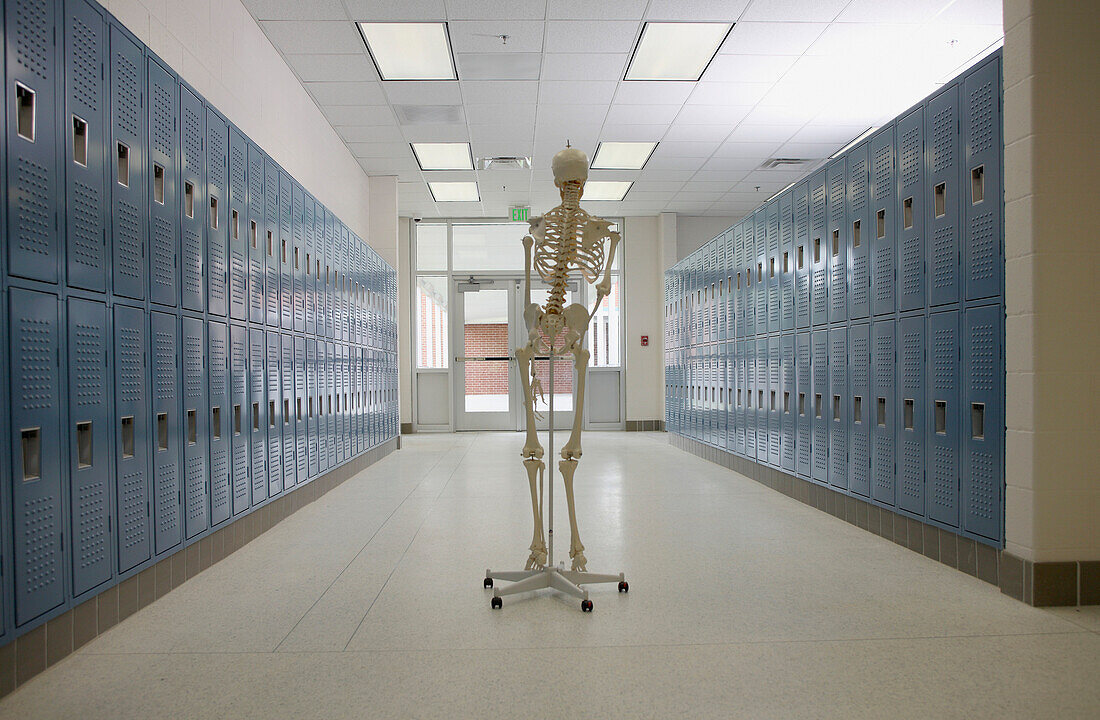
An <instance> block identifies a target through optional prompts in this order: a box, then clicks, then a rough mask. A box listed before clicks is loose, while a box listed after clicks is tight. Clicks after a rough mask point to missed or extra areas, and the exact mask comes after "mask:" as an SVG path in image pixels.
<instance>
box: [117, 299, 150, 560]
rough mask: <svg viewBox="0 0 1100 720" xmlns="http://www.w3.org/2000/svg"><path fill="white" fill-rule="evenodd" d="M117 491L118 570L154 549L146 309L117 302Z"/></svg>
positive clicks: (145, 558)
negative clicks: (151, 516) (151, 529)
mask: <svg viewBox="0 0 1100 720" xmlns="http://www.w3.org/2000/svg"><path fill="white" fill-rule="evenodd" d="M114 320H115V323H114V348H115V358H114V359H115V412H114V423H115V431H116V433H115V468H116V473H117V475H116V478H117V480H116V483H115V491H116V492H117V493H118V499H117V502H118V571H119V572H120V573H123V572H126V571H127V570H129V569H130V568H132V567H134V566H135V565H137V564H138V563H140V562H143V561H145V560H148V559H149V556H150V555H151V553H152V539H151V532H150V515H149V505H150V502H149V500H150V487H149V451H150V449H151V448H150V446H151V444H152V439H151V437H150V435H149V428H148V424H147V423H148V405H147V403H148V402H149V375H148V370H147V364H146V360H145V358H146V352H148V351H147V349H146V337H147V335H146V328H145V322H146V321H145V313H144V311H142V310H141V308H132V307H127V306H125V305H115V309H114Z"/></svg>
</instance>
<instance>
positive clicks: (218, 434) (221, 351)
mask: <svg viewBox="0 0 1100 720" xmlns="http://www.w3.org/2000/svg"><path fill="white" fill-rule="evenodd" d="M209 332H210V351H209V355H208V357H209V358H210V381H209V382H210V524H211V525H217V524H218V523H220V522H224V521H225V520H227V519H229V516H230V515H232V514H233V502H232V487H231V483H232V475H231V473H230V456H231V454H232V453H231V451H230V442H231V440H230V438H232V437H233V435H232V428H233V425H232V414H233V413H232V411H231V408H232V405H233V404H232V402H230V393H229V388H230V380H229V334H228V329H227V328H226V326H225V323H221V322H211V323H210V331H209Z"/></svg>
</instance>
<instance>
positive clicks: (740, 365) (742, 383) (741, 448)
mask: <svg viewBox="0 0 1100 720" xmlns="http://www.w3.org/2000/svg"><path fill="white" fill-rule="evenodd" d="M735 352H736V353H737V358H736V362H737V388H736V392H735V402H736V405H735V411H734V421H735V423H736V428H734V433H735V435H734V437H735V443H736V446H735V449H736V450H737V453H738V454H739V455H742V456H747V455H748V450H747V449H746V448H747V447H748V446H747V444H746V443H747V442H748V438H747V435H746V433H747V427H746V423H747V422H748V419H747V418H746V413H745V403H746V402H747V395H748V375H747V373H748V367H747V365H746V362H745V352H746V350H745V341H744V340H738V341H737V347H736V350H735Z"/></svg>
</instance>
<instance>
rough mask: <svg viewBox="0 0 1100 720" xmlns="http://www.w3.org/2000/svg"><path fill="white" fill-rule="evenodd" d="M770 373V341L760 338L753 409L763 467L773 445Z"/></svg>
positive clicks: (757, 348) (757, 341)
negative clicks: (770, 418)
mask: <svg viewBox="0 0 1100 720" xmlns="http://www.w3.org/2000/svg"><path fill="white" fill-rule="evenodd" d="M761 290H763V287H762V288H761ZM765 319H766V318H765ZM758 321H759V318H758ZM768 372H769V368H768V339H767V338H766V337H758V338H757V339H756V397H755V398H753V407H754V408H756V460H757V462H759V463H760V464H762V465H766V464H767V463H768V447H769V446H770V445H771V437H770V433H769V427H768V425H769V423H768Z"/></svg>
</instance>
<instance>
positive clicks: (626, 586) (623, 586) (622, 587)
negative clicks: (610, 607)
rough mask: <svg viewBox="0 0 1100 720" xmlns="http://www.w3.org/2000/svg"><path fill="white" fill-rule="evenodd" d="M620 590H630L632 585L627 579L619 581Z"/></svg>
mask: <svg viewBox="0 0 1100 720" xmlns="http://www.w3.org/2000/svg"><path fill="white" fill-rule="evenodd" d="M619 592H630V585H629V584H627V582H626V580H623V581H622V582H621V583H619Z"/></svg>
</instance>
